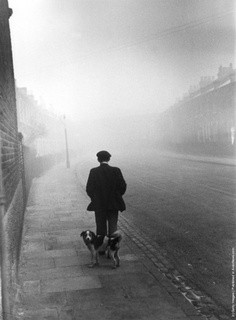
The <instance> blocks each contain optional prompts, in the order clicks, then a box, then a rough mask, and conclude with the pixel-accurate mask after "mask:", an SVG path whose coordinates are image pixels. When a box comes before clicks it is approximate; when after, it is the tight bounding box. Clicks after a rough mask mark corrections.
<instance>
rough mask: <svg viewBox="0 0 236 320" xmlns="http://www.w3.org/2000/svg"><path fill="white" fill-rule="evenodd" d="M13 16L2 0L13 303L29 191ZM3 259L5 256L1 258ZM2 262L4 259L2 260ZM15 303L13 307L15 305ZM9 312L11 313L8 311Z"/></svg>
mask: <svg viewBox="0 0 236 320" xmlns="http://www.w3.org/2000/svg"><path fill="white" fill-rule="evenodd" d="M11 14H12V11H11V9H9V7H8V2H7V0H0V139H1V155H2V157H1V162H0V165H1V167H2V181H1V185H2V186H3V189H4V191H5V192H4V193H5V200H6V203H5V216H4V219H3V221H2V223H3V226H4V229H3V230H4V231H3V234H2V236H4V239H6V243H7V248H6V252H7V259H6V260H7V264H8V274H7V278H8V289H7V290H6V291H7V292H4V295H6V296H7V297H8V298H9V300H10V301H12V299H11V298H13V297H14V288H15V286H14V284H15V283H16V277H17V261H18V257H19V251H20V242H21V230H22V225H23V216H24V206H25V201H24V200H25V192H24V185H23V183H22V181H23V180H22V177H23V171H22V168H23V167H22V159H23V158H22V154H21V149H22V147H21V142H20V141H21V139H19V134H18V128H17V113H16V99H15V81H14V71H13V60H12V48H11V38H10V29H9V18H10V16H11ZM0 259H1V257H0ZM0 261H1V260H0ZM12 304H13V303H12V302H10V305H11V306H12ZM8 312H9V311H8Z"/></svg>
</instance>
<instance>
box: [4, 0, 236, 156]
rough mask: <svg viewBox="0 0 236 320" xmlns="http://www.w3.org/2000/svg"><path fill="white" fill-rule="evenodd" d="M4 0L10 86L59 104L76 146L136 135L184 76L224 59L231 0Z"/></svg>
mask: <svg viewBox="0 0 236 320" xmlns="http://www.w3.org/2000/svg"><path fill="white" fill-rule="evenodd" d="M9 5H10V6H11V7H12V8H13V16H12V17H11V18H10V26H11V37H12V48H13V58H14V70H15V78H16V81H17V82H16V83H17V86H19V87H27V89H28V90H30V92H32V94H33V95H34V96H35V97H36V99H38V101H42V100H43V101H44V102H45V105H46V106H47V108H48V109H50V110H51V111H52V112H54V113H55V114H57V115H63V114H65V115H66V118H67V119H68V122H67V126H68V134H69V136H70V137H71V138H70V140H71V142H70V143H71V145H77V146H78V145H80V146H81V148H84V147H85V146H86V145H87V146H89V145H90V147H91V148H92V149H93V148H94V149H96V150H97V149H103V148H114V149H115V148H117V146H118V145H119V146H120V147H121V148H122V146H123V145H126V146H128V145H129V146H133V145H135V144H137V142H140V143H142V142H143V140H144V139H143V137H144V136H148V137H149V136H151V135H152V134H153V132H154V131H153V130H155V122H154V121H153V120H154V119H156V117H157V115H158V114H159V113H161V112H162V111H164V110H166V109H167V108H168V107H170V106H171V105H172V104H173V103H175V101H176V100H177V99H179V98H181V97H182V96H183V94H184V93H185V92H187V91H188V89H189V87H190V85H196V84H197V83H198V82H199V80H200V77H202V76H216V74H217V70H218V67H219V66H220V65H225V66H226V65H227V66H228V65H229V63H231V62H234V61H233V59H234V45H235V43H234V36H235V11H234V10H235V8H234V0H202V1H198V0H180V1H173V0H166V1H156V0H149V1H146V0H126V1H120V0H112V1H110V0H102V1H97V0H89V1H84V0H34V1H32V0H21V1H19V0H10V1H9ZM142 118H143V119H144V118H145V119H146V120H145V121H143V123H142V124H141V123H140V119H142ZM148 119H149V120H148ZM71 123H73V124H71ZM82 137H83V138H82ZM143 143H144V142H143ZM152 143H153V142H151V141H150V144H152ZM144 144H145V143H144Z"/></svg>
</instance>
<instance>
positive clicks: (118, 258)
mask: <svg viewBox="0 0 236 320" xmlns="http://www.w3.org/2000/svg"><path fill="white" fill-rule="evenodd" d="M114 257H115V260H116V266H117V267H119V266H120V257H119V251H118V250H117V251H115V254H114Z"/></svg>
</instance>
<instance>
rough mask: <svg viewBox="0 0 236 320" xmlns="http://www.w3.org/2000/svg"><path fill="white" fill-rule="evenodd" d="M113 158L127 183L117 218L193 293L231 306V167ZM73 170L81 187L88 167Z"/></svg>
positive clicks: (137, 156) (146, 154)
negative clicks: (190, 286)
mask: <svg viewBox="0 0 236 320" xmlns="http://www.w3.org/2000/svg"><path fill="white" fill-rule="evenodd" d="M124 154H126V155H122V154H119V155H117V154H116V155H114V159H113V161H111V162H113V163H111V165H116V161H117V163H119V166H120V167H121V168H122V171H123V173H124V176H125V179H126V181H127V184H128V189H127V194H126V196H125V200H126V203H127V211H126V212H124V213H122V216H124V217H125V219H127V220H128V221H129V222H131V224H132V225H133V226H134V227H135V228H137V230H141V231H142V232H143V233H144V234H145V235H146V236H147V237H148V238H149V240H150V242H151V243H152V244H153V243H157V244H158V245H159V246H160V247H161V249H162V250H163V253H164V254H165V255H166V258H167V260H169V261H170V262H171V263H172V264H173V265H174V266H175V268H176V269H177V270H178V271H179V272H180V273H181V274H182V275H184V276H186V278H187V279H188V280H190V281H191V282H192V283H194V285H195V286H196V288H198V289H200V290H201V291H202V292H204V293H205V294H207V295H208V296H211V297H213V298H214V300H215V301H216V302H217V303H218V304H219V305H223V306H224V307H227V308H229V307H230V293H231V272H230V268H231V259H232V257H231V251H232V249H231V248H232V246H233V243H234V230H235V215H234V206H235V200H236V198H235V168H234V167H233V166H227V165H222V164H217V163H207V162H199V161H189V160H184V159H177V158H171V157H165V156H160V155H158V152H155V151H154V152H151V151H147V150H144V151H143V153H140V152H139V153H137V152H136V153H134V152H132V151H131V152H130V153H129V154H127V153H126V152H124ZM83 160H84V161H82V162H79V164H78V165H77V170H78V172H79V176H80V178H82V181H83V186H82V187H84V183H85V182H86V175H87V174H88V172H89V168H91V167H92V166H96V163H92V162H91V158H88V157H87V158H83Z"/></svg>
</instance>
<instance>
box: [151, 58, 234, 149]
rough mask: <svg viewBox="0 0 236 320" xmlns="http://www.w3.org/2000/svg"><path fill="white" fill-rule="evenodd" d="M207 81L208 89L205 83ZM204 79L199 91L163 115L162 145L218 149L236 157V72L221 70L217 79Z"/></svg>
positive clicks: (159, 128) (159, 136)
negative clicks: (235, 151) (234, 153)
mask: <svg viewBox="0 0 236 320" xmlns="http://www.w3.org/2000/svg"><path fill="white" fill-rule="evenodd" d="M204 80H206V81H205V85H204V84H203V82H204ZM209 80H213V79H212V78H211V79H209V78H207V79H206V78H205V79H201V81H200V83H199V86H198V87H197V88H196V90H190V92H189V95H188V96H187V97H185V98H184V99H183V100H182V101H180V102H178V103H177V104H175V105H173V106H172V107H171V108H169V109H168V110H167V111H165V112H164V113H162V114H161V115H160V117H159V119H158V122H157V140H158V143H159V144H160V145H163V146H172V147H178V146H180V147H184V146H186V147H187V146H188V147H189V146H191V147H194V146H196V147H201V146H203V147H207V146H208V147H215V148H216V149H217V148H218V150H221V152H222V154H223V153H224V151H225V153H226V154H231V155H232V154H233V151H234V147H235V139H234V135H235V93H236V82H235V70H234V69H233V68H232V65H231V64H230V66H229V67H225V68H223V67H220V68H219V72H218V75H217V79H216V80H213V81H209Z"/></svg>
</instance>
